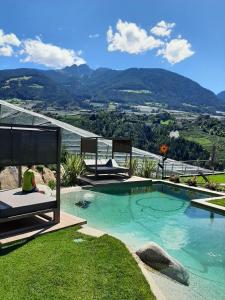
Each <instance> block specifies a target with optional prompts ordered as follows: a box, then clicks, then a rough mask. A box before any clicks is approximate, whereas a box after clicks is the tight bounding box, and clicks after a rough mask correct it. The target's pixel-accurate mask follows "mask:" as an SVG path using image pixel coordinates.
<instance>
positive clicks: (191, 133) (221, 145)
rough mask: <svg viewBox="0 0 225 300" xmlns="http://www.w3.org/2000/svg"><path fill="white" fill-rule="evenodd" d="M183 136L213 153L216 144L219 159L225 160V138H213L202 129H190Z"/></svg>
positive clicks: (182, 133)
mask: <svg viewBox="0 0 225 300" xmlns="http://www.w3.org/2000/svg"><path fill="white" fill-rule="evenodd" d="M180 134H181V136H182V137H184V138H185V139H187V140H189V141H194V142H196V143H199V144H201V145H202V146H203V148H204V149H206V150H208V151H209V152H211V151H212V146H213V144H214V143H216V145H217V158H218V159H225V137H219V136H216V137H215V136H213V135H210V134H208V133H205V132H203V131H202V130H201V129H193V128H190V129H188V130H184V131H181V132H180Z"/></svg>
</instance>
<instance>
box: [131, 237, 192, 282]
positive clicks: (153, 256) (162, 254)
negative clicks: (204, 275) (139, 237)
mask: <svg viewBox="0 0 225 300" xmlns="http://www.w3.org/2000/svg"><path fill="white" fill-rule="evenodd" d="M136 254H137V255H138V256H139V257H140V259H141V260H142V261H143V262H144V263H145V264H146V265H148V266H150V267H151V268H153V269H155V270H157V271H159V272H161V273H163V274H165V275H167V276H168V277H170V278H172V279H174V280H176V281H178V282H180V283H182V284H184V285H189V274H188V272H187V270H185V268H184V267H183V266H182V265H181V264H180V263H179V262H178V261H177V260H176V259H174V258H173V257H172V256H170V255H169V254H168V253H167V252H166V251H165V250H163V249H162V248H161V247H160V246H159V245H157V244H156V243H154V242H151V243H149V244H147V245H146V246H144V247H142V248H140V249H139V250H138V251H137V252H136Z"/></svg>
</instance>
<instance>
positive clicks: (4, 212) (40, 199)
mask: <svg viewBox="0 0 225 300" xmlns="http://www.w3.org/2000/svg"><path fill="white" fill-rule="evenodd" d="M55 207H56V200H55V198H53V197H49V196H46V195H43V194H41V193H29V194H25V193H23V192H21V189H13V190H8V191H0V218H8V217H10V216H16V215H21V214H26V213H32V212H36V211H41V210H46V209H52V208H55Z"/></svg>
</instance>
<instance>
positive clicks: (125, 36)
mask: <svg viewBox="0 0 225 300" xmlns="http://www.w3.org/2000/svg"><path fill="white" fill-rule="evenodd" d="M107 41H108V51H117V50H119V51H121V52H127V53H130V54H138V53H142V52H145V51H147V50H151V49H153V48H158V47H159V46H161V45H162V44H163V42H162V41H161V40H159V39H156V38H154V37H153V36H151V35H148V33H147V32H146V30H145V29H142V28H141V27H139V26H137V25H136V24H135V23H128V22H123V21H121V20H118V22H117V24H116V32H115V33H114V32H113V30H112V27H109V29H108V31H107Z"/></svg>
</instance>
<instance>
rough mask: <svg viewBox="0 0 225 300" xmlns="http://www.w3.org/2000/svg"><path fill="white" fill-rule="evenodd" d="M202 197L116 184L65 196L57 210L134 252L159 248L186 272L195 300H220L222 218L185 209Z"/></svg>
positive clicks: (224, 242)
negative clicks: (144, 247) (148, 246)
mask: <svg viewBox="0 0 225 300" xmlns="http://www.w3.org/2000/svg"><path fill="white" fill-rule="evenodd" d="M207 197H210V195H209V194H206V193H199V192H196V191H190V190H187V189H181V188H176V187H172V186H170V185H167V184H144V185H140V184H137V185H134V184H120V185H118V184H116V185H111V186H110V187H98V188H93V189H87V190H83V191H81V192H74V193H69V194H64V195H62V209H63V210H64V211H66V212H68V213H71V214H74V215H76V216H80V217H83V218H85V219H86V220H87V222H88V224H89V225H90V226H93V227H95V228H98V229H102V230H104V231H106V232H108V233H109V234H112V235H113V236H115V237H117V238H119V239H121V240H122V241H124V242H125V243H127V244H128V245H129V246H130V247H132V248H133V249H134V250H135V249H138V248H139V247H140V246H142V245H144V244H146V243H148V242H149V241H154V242H156V243H158V244H159V245H160V246H162V247H163V248H165V249H166V250H167V251H168V252H169V253H170V254H171V255H172V256H173V257H175V258H176V259H178V260H179V261H180V262H181V263H182V264H183V265H184V266H185V267H186V268H187V269H188V271H189V273H190V288H191V289H195V291H196V295H199V299H225V217H223V216H220V215H218V214H214V217H213V218H212V216H211V217H210V212H208V211H205V210H203V209H200V208H196V207H193V206H192V205H191V203H190V200H191V199H197V198H207ZM76 203H78V204H80V206H77V205H76ZM195 299H196V298H195Z"/></svg>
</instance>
